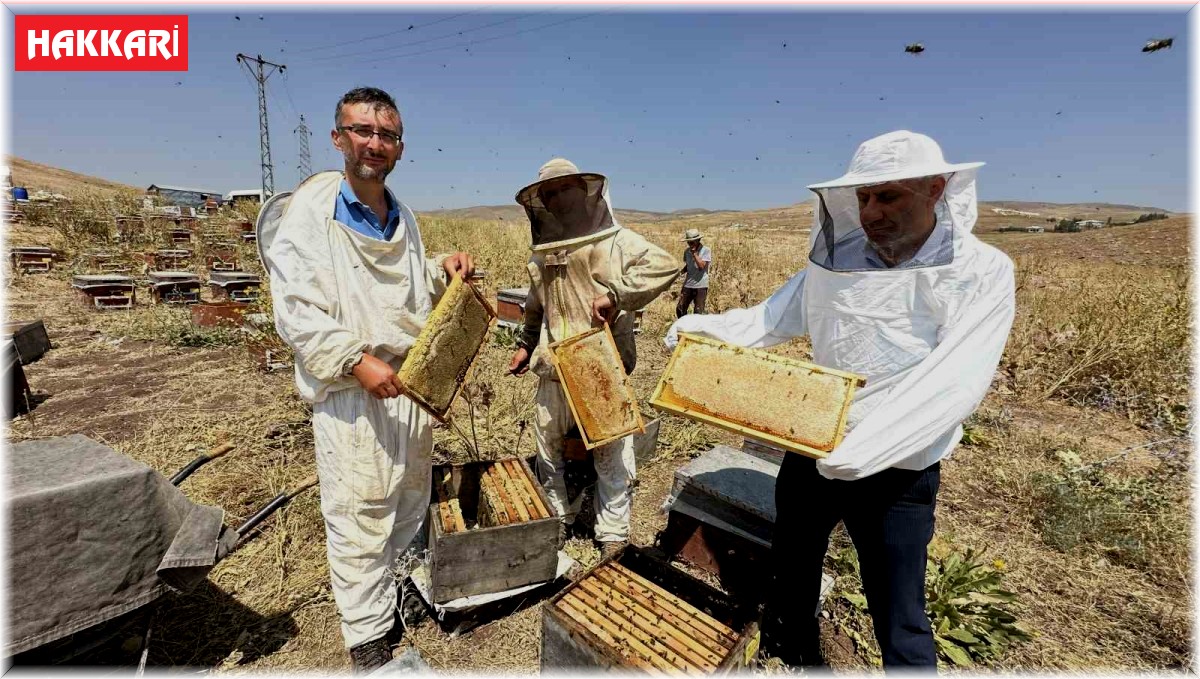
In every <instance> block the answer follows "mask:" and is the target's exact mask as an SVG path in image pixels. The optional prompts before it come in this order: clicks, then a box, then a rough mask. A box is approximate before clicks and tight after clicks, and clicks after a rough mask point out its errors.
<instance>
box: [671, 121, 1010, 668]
mask: <svg viewBox="0 0 1200 679" xmlns="http://www.w3.org/2000/svg"><path fill="white" fill-rule="evenodd" d="M982 165H983V163H958V164H953V163H947V162H946V161H945V160H944V158H943V156H942V150H941V148H940V147H939V146H938V144H937V142H935V141H934V140H933V139H931V138H929V137H927V136H925V135H922V134H917V133H913V132H909V131H907V130H900V131H896V132H890V133H888V134H885V135H882V136H879V137H875V138H874V139H870V140H868V141H866V142H864V143H863V144H862V145H861V146H859V147H858V150H857V151H856V152H855V154H854V157H853V158H852V159H851V161H850V169H849V171H848V172H847V173H846V174H844V175H843V176H841V177H839V178H838V179H835V180H833V181H829V182H824V183H821V184H814V185H812V186H809V187H808V188H809V189H810V190H812V191H813V192H814V193H816V203H815V209H814V218H815V219H814V221H815V223H814V226H813V230H812V233H811V235H810V237H809V245H810V252H809V257H808V258H809V265H808V266H807V267H806V268H805V269H804V270H803V271H801V272H800V273H798V274H796V275H795V276H793V277H792V278H791V280H789V281H788V282H787V283H785V284H784V285H783V287H781V288H780V289H779V290H777V291H776V292H775V293H774V294H772V295H771V296H770V298H768V299H767V300H766V301H764V302H762V303H761V304H759V305H757V306H754V307H751V308H749V309H733V310H730V311H728V312H726V313H724V314H720V315H707V316H701V315H693V316H684V317H683V318H681V319H679V320H678V321H677V322H676V323H675V324H674V325H673V326H671V329H670V330H669V331H668V333H667V336H666V339H665V342H666V344H667V346H668V347H673V346H674V345H675V343H676V342H677V341H678V333H680V332H687V333H696V334H700V335H705V336H708V337H712V338H714V339H718V340H722V341H725V342H729V343H731V344H736V345H739V346H746V347H769V346H773V345H775V344H779V343H782V342H785V341H787V340H789V339H792V338H794V337H800V336H802V335H808V336H809V337H810V338H811V340H812V347H813V362H814V363H816V364H818V365H822V366H826V367H830V368H835V369H838V370H844V371H848V372H853V373H857V374H859V375H862V376H864V377H865V378H866V380H867V384H866V386H865V387H864V388H863V389H861V390H859V391H858V392H857V394H856V395H855V399H854V403H853V404H852V406H851V409H850V415H849V418H848V420H847V430H848V433H847V434H846V436H845V438H844V439H843V440H842V442H841V444H840V445H838V447H837V448H835V449H834V450H833V452H832V453H831V454H830V455H829V456H828V457H826V458H824V459H822V460H813V459H810V458H808V457H804V456H801V455H799V454H793V453H788V454H787V455H785V456H784V460H783V465H782V467H781V468H780V470H779V476H778V480H777V481H776V485H775V504H776V520H775V533H774V543H773V547H772V560H773V563H774V566H773V569H774V574H773V579H774V583H773V588H772V589H771V590H770V595H769V596H768V597H767V601H768V604H767V611H766V616H765V618H764V624H763V633H764V644H765V646H766V649H767V650H768V651H769V652H772V653H773V654H774V655H776V656H777V657H779V658H780V659H781V660H783V661H785V662H787V663H788V664H792V665H823V664H824V661H823V659H822V656H821V650H820V643H819V631H818V625H817V617H816V607H817V602H818V596H819V588H820V581H821V563H822V560H823V559H824V556H825V551H826V549H827V547H828V543H829V535H830V533H831V532H832V530H833V528H834V527H835V526H836V525H837V523H838V521H843V522H844V523H845V525H846V530H847V532H848V533H849V534H850V538H851V540H852V541H853V542H854V547H855V549H856V551H857V552H858V558H859V564H860V567H861V574H862V581H863V588H864V590H865V592H864V593H865V594H866V597H867V603H868V608H869V609H870V612H871V617H872V619H873V620H874V626H875V635H876V638H877V639H878V641H879V646H880V649H881V651H882V655H883V663H884V665H885V666H888V667H894V666H918V667H926V668H930V669H932V668H935V667H936V664H937V658H936V654H935V651H934V641H933V634H932V631H931V629H930V624H929V618H928V616H927V615H926V612H925V590H924V581H925V560H926V548H927V546H928V544H929V541H930V540H931V539H932V537H933V528H934V506H935V503H936V498H937V491H938V485H939V482H940V460H941V459H942V458H944V457H946V456H947V455H949V454H950V452H951V451H952V450H953V449H954V447H955V445H956V444H957V443H958V441H959V439H960V438H961V437H962V422H963V420H965V419H966V418H967V417H968V416H969V415H970V414H971V413H972V412H973V411H974V410H975V408H976V407H977V406H978V405H979V403H980V402H981V401H982V400H983V397H984V395H985V394H986V393H987V390H988V386H989V385H990V384H991V381H992V376H993V374H994V372H995V370H996V366H997V365H998V363H999V361H1000V355H1001V353H1002V352H1003V350H1004V343H1005V341H1006V339H1007V337H1008V332H1009V329H1010V328H1011V327H1012V322H1013V313H1014V309H1015V299H1014V282H1013V264H1012V261H1011V260H1010V259H1009V258H1008V257H1007V256H1005V255H1004V254H1003V253H1001V252H1000V251H999V250H997V249H996V248H994V247H991V246H990V245H986V244H984V243H983V242H981V241H980V240H979V239H978V238H976V237H975V236H974V235H973V234H972V233H971V229H972V228H973V227H974V226H975V219H976V215H977V206H976V197H975V174H976V170H977V168H979V167H980V166H982ZM796 407H797V408H800V407H803V406H802V405H801V404H796Z"/></svg>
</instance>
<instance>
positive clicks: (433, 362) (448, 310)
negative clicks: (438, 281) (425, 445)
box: [399, 276, 496, 422]
mask: <svg viewBox="0 0 1200 679" xmlns="http://www.w3.org/2000/svg"><path fill="white" fill-rule="evenodd" d="M495 318H496V313H495V312H494V311H492V307H491V306H490V305H488V303H487V300H485V299H484V298H483V295H480V294H479V291H478V290H476V289H475V286H473V285H471V284H470V283H469V282H464V281H463V280H462V279H461V278H459V277H457V276H456V277H455V278H454V280H452V281H451V282H450V286H449V288H447V289H446V294H445V295H443V296H442V299H441V301H440V302H438V305H437V308H436V309H434V310H433V313H431V314H429V320H428V321H426V322H425V329H424V330H422V331H421V335H420V336H419V337H417V341H416V344H414V345H413V346H412V348H411V349H409V350H408V355H407V356H406V357H405V358H404V365H402V366H401V367H400V372H399V377H400V384H401V385H402V386H403V390H404V394H405V395H406V396H408V397H409V398H411V399H412V400H413V401H415V402H416V404H417V405H419V406H421V408H423V409H424V410H425V411H426V412H428V413H429V414H430V415H433V416H434V417H435V418H437V419H438V421H441V422H445V421H446V413H448V412H449V411H450V404H451V403H453V402H454V398H455V397H456V396H458V393H459V392H460V391H462V388H463V385H464V384H465V383H466V381H467V374H468V373H469V372H470V370H471V365H472V364H473V363H474V362H475V357H476V356H478V355H479V350H480V349H482V348H483V343H484V342H486V341H487V337H488V331H489V330H490V329H491V327H492V323H493V322H494V321H495Z"/></svg>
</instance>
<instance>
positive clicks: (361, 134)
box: [337, 125, 400, 146]
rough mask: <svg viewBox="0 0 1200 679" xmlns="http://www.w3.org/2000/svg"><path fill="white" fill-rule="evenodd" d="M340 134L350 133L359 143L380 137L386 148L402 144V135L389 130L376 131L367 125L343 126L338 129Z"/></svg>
mask: <svg viewBox="0 0 1200 679" xmlns="http://www.w3.org/2000/svg"><path fill="white" fill-rule="evenodd" d="M337 129H338V131H339V132H347V131H349V132H350V133H351V134H353V135H354V136H355V137H356V138H357V139H358V140H359V141H365V142H369V141H371V137H374V136H375V135H379V142H380V143H381V144H384V145H386V146H397V145H399V144H400V135H398V134H396V133H395V132H388V131H387V130H376V129H373V128H371V127H369V126H367V125H342V126H339V127H338V128H337Z"/></svg>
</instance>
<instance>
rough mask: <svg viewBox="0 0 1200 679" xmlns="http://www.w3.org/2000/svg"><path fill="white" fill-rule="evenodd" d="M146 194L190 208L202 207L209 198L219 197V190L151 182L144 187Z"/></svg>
mask: <svg viewBox="0 0 1200 679" xmlns="http://www.w3.org/2000/svg"><path fill="white" fill-rule="evenodd" d="M146 195H148V196H158V197H159V198H162V199H163V201H165V202H166V203H168V204H171V205H180V206H185V207H192V208H203V207H204V204H205V203H206V202H207V201H208V199H209V198H216V199H220V197H221V193H220V192H219V191H206V190H204V189H190V188H186V187H183V186H167V185H166V184H151V185H150V186H148V187H147V188H146Z"/></svg>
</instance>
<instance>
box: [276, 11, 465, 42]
mask: <svg viewBox="0 0 1200 679" xmlns="http://www.w3.org/2000/svg"><path fill="white" fill-rule="evenodd" d="M485 9H487V6H484V7H479V8H477V9H473V10H470V11H468V12H462V13H460V14H454V15H451V16H448V17H442V18H441V19H438V20H437V21H430V22H429V23H427V24H414V25H412V26H409V27H408V28H401V29H400V30H398V31H388V32H387V33H380V34H378V35H370V36H367V37H365V38H358V39H356V40H346V41H344V42H335V43H333V44H332V45H321V46H320V47H306V48H304V49H302V50H295V52H296V53H299V54H303V53H305V52H317V51H320V50H327V49H333V48H334V47H344V46H345V45H356V44H359V43H363V42H366V41H368V40H378V39H380V38H386V37H388V36H391V35H396V34H398V33H407V32H408V31H411V30H414V29H417V28H425V27H426V26H433V25H434V24H440V23H442V22H443V21H450V20H451V19H457V18H459V17H465V16H467V15H468V14H474V13H476V12H482V11H483V10H485Z"/></svg>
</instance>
